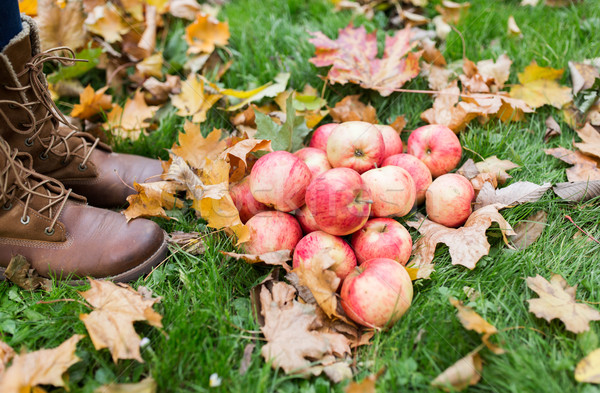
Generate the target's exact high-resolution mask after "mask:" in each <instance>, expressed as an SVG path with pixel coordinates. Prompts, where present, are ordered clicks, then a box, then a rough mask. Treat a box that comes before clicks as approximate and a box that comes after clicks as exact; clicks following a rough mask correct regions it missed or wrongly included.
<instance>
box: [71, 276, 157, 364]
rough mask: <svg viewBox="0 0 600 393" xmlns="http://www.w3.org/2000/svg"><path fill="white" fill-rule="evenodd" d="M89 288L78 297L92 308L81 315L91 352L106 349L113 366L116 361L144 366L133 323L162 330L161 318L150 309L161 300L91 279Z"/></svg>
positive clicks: (130, 289) (127, 287) (121, 286)
mask: <svg viewBox="0 0 600 393" xmlns="http://www.w3.org/2000/svg"><path fill="white" fill-rule="evenodd" d="M90 285H91V288H90V289H89V290H87V291H85V292H79V294H80V295H81V296H82V297H83V298H84V299H85V300H86V301H87V302H88V303H89V304H90V305H91V306H92V307H93V308H94V311H92V312H91V313H89V314H80V315H79V319H81V320H82V321H83V323H84V324H85V327H86V329H87V331H88V333H89V335H90V338H91V340H92V343H93V344H94V348H96V349H97V350H99V349H102V348H108V349H109V350H110V353H111V355H112V358H113V361H114V362H115V363H116V362H117V361H118V360H119V359H135V360H137V361H139V362H142V363H143V362H144V360H143V359H142V356H141V355H140V341H141V339H140V336H138V334H137V333H136V332H135V329H134V327H133V323H134V322H136V321H145V322H147V323H148V324H150V325H152V326H154V327H162V324H161V319H162V316H161V315H160V314H158V313H157V312H156V311H154V310H153V309H152V306H153V305H154V304H155V303H157V302H158V301H159V300H160V299H156V298H151V299H148V298H145V297H144V296H142V294H141V293H140V292H138V291H135V290H133V289H132V288H131V287H130V286H129V285H125V284H118V285H117V284H114V283H112V282H110V281H100V280H93V279H90Z"/></svg>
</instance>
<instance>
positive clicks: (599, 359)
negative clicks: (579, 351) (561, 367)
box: [575, 349, 600, 383]
mask: <svg viewBox="0 0 600 393" xmlns="http://www.w3.org/2000/svg"><path fill="white" fill-rule="evenodd" d="M575 380H576V381H577V382H587V383H600V349H596V350H594V351H592V352H590V354H589V355H587V356H586V357H584V358H583V359H581V360H580V361H579V363H577V367H576V368H575Z"/></svg>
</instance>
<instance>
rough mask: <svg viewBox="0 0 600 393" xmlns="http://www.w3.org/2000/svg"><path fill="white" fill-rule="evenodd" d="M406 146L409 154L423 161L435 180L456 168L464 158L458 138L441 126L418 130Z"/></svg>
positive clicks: (431, 125) (412, 134)
mask: <svg viewBox="0 0 600 393" xmlns="http://www.w3.org/2000/svg"><path fill="white" fill-rule="evenodd" d="M406 145H407V151H408V154H412V155H413V156H415V157H417V158H418V159H419V160H421V161H423V163H424V164H425V165H427V168H429V171H430V172H431V176H433V178H436V177H438V176H441V175H443V174H444V173H448V172H450V171H451V170H452V169H454V168H456V166H457V165H458V163H459V162H460V158H461V156H462V147H461V146H460V141H459V140H458V137H457V136H456V134H455V133H454V132H453V131H452V130H451V129H449V128H448V127H446V126H444V125H441V124H430V125H428V126H423V127H419V128H417V129H416V130H414V131H413V132H412V133H411V134H410V136H409V137H408V141H407V143H406Z"/></svg>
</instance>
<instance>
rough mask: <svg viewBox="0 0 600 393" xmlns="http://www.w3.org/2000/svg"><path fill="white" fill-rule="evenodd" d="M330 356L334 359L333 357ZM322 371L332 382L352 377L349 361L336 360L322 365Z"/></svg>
mask: <svg viewBox="0 0 600 393" xmlns="http://www.w3.org/2000/svg"><path fill="white" fill-rule="evenodd" d="M330 357H332V356H330ZM332 358H333V359H335V358H334V357H332ZM323 373H325V375H327V378H329V379H330V380H331V382H333V383H340V382H342V381H345V380H346V379H352V369H351V368H350V362H349V361H340V362H337V361H336V362H334V363H332V364H327V365H325V366H323Z"/></svg>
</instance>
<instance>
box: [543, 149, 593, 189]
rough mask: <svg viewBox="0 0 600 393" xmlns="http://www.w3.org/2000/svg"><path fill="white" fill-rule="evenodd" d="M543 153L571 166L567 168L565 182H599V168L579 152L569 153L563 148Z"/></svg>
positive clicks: (590, 158) (546, 150)
mask: <svg viewBox="0 0 600 393" xmlns="http://www.w3.org/2000/svg"><path fill="white" fill-rule="evenodd" d="M544 153H546V154H549V155H551V156H553V157H555V158H558V159H559V160H561V161H564V162H566V163H567V164H571V165H573V166H572V167H570V168H567V171H566V172H567V180H569V181H570V182H580V181H583V182H587V181H588V180H589V181H591V180H600V168H598V166H597V163H596V161H595V160H594V159H593V158H592V157H589V156H587V155H585V154H583V153H581V152H579V151H571V150H569V149H565V148H564V147H557V148H554V149H545V150H544Z"/></svg>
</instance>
